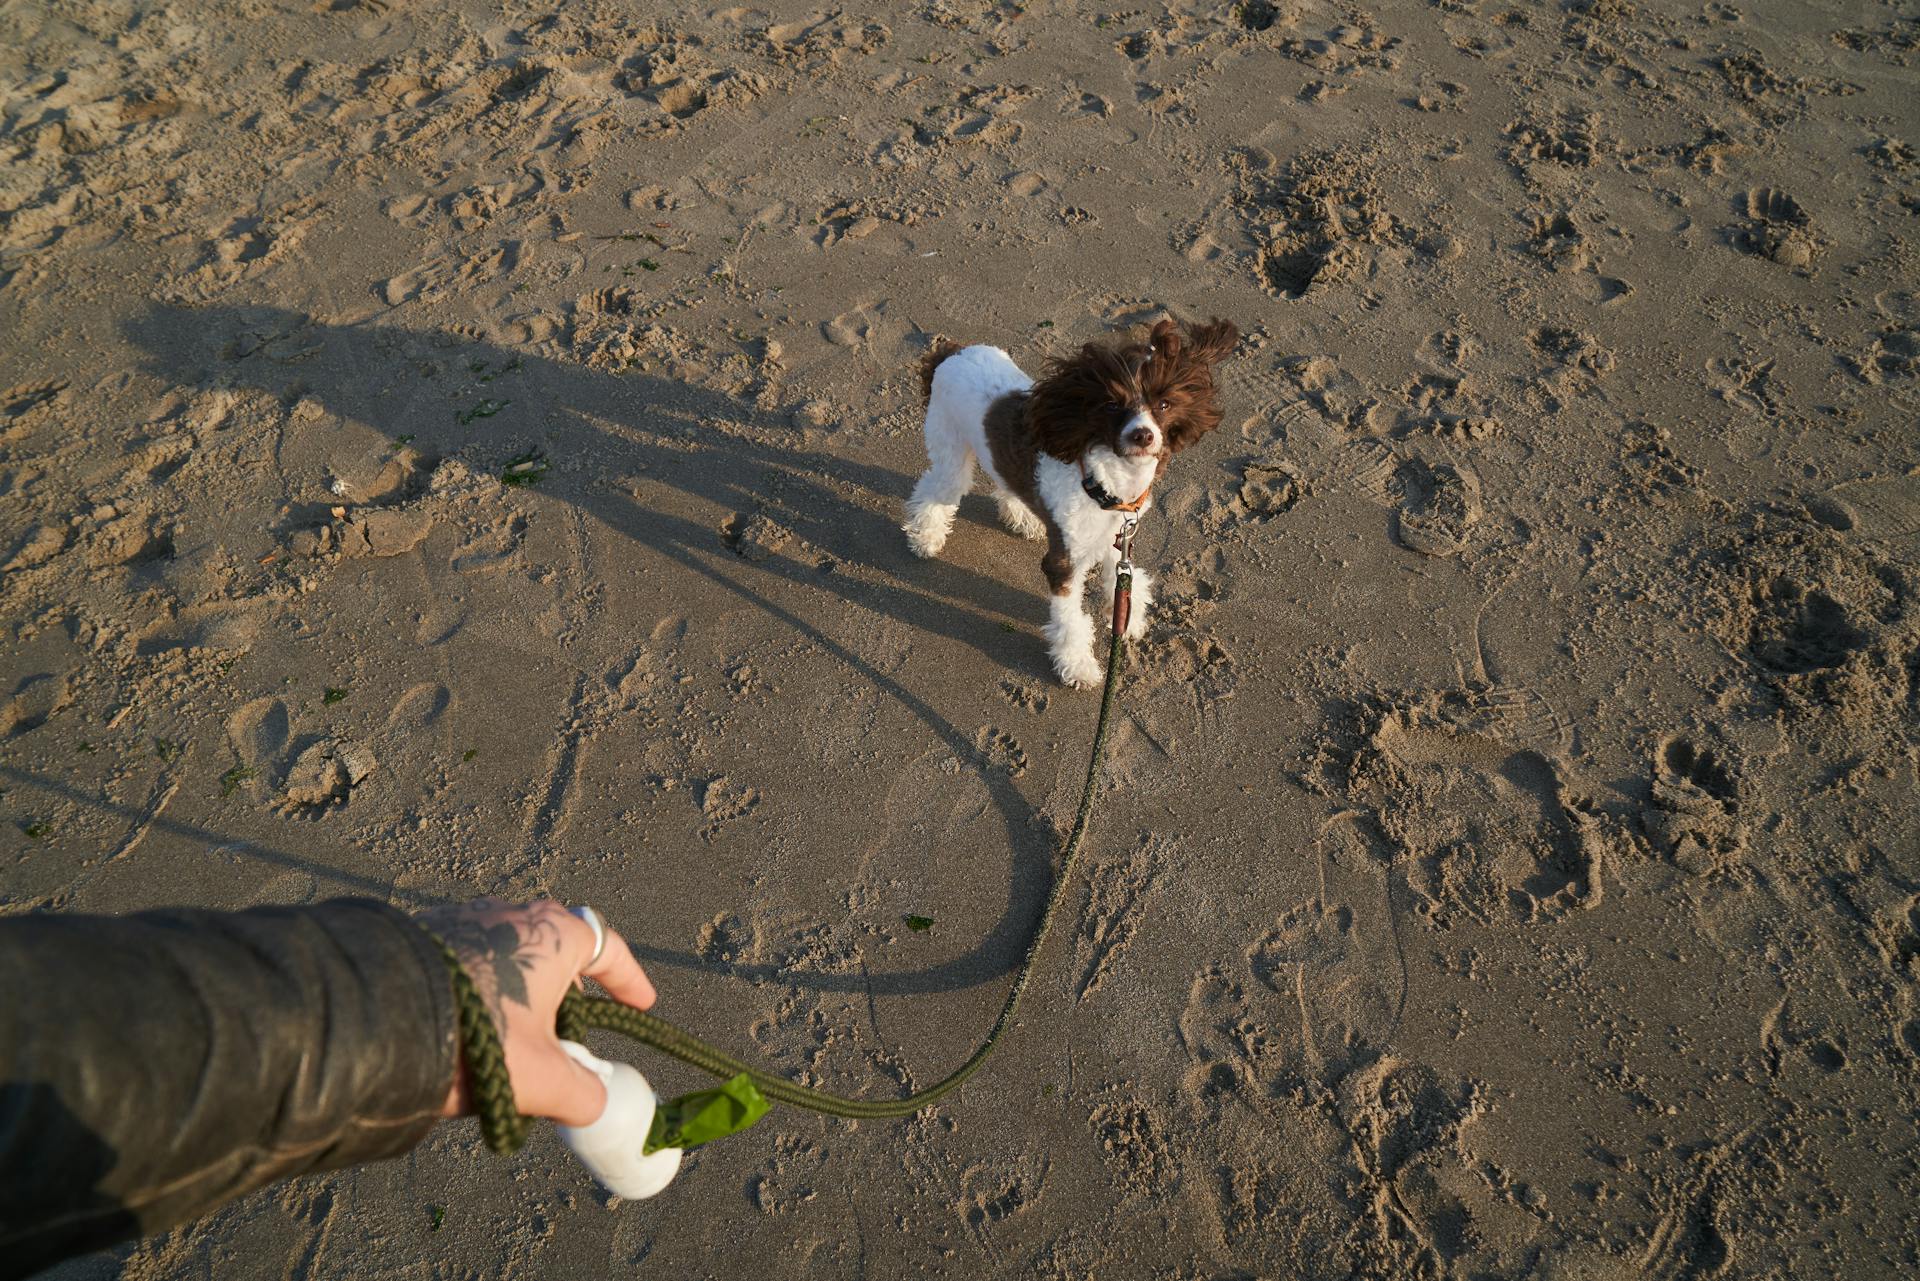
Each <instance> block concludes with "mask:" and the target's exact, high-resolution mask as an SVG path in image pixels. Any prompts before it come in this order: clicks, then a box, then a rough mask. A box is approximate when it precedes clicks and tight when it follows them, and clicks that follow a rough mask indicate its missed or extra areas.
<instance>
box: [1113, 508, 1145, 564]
mask: <svg viewBox="0 0 1920 1281" xmlns="http://www.w3.org/2000/svg"><path fill="white" fill-rule="evenodd" d="M1138 528H1140V518H1139V517H1138V516H1127V517H1124V518H1122V519H1121V521H1120V532H1119V533H1118V534H1116V535H1115V536H1114V539H1113V550H1115V551H1117V552H1119V553H1120V564H1119V566H1118V568H1119V569H1124V570H1131V569H1132V568H1133V531H1134V530H1136V529H1138Z"/></svg>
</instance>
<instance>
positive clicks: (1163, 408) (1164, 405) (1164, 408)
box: [1160, 400, 1167, 412]
mask: <svg viewBox="0 0 1920 1281" xmlns="http://www.w3.org/2000/svg"><path fill="white" fill-rule="evenodd" d="M1166 408H1167V402H1166V401H1164V400H1163V401H1161V402H1160V409H1161V411H1162V412H1165V410H1166Z"/></svg>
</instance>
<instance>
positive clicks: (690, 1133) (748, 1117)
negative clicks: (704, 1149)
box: [640, 1072, 772, 1156]
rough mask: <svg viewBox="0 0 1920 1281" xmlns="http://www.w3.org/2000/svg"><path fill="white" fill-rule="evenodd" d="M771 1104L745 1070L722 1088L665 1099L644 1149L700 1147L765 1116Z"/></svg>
mask: <svg viewBox="0 0 1920 1281" xmlns="http://www.w3.org/2000/svg"><path fill="white" fill-rule="evenodd" d="M771 1106H772V1104H770V1103H768V1102H767V1100H766V1099H765V1098H764V1097H763V1096H762V1095H761V1093H760V1091H759V1090H758V1089H756V1088H754V1084H753V1081H752V1079H751V1078H749V1077H748V1076H747V1074H746V1073H745V1072H742V1073H741V1074H740V1075H739V1076H736V1077H734V1078H733V1079H732V1080H731V1081H728V1082H727V1083H726V1084H725V1085H723V1086H720V1087H719V1088H718V1089H713V1090H695V1091H694V1092H693V1093H692V1094H682V1095H681V1096H680V1097H679V1098H677V1099H674V1100H673V1101H671V1102H669V1103H662V1104H661V1105H660V1106H659V1107H658V1108H656V1109H655V1110H654V1113H653V1125H652V1127H651V1128H650V1129H649V1130H648V1131H647V1142H646V1145H645V1146H644V1147H642V1148H641V1149H640V1153H641V1155H642V1156H652V1155H653V1154H654V1153H655V1152H658V1151H659V1150H660V1149H662V1148H697V1147H699V1146H700V1145H701V1144H702V1143H707V1142H711V1141H712V1140H714V1139H724V1138H726V1137H727V1136H728V1135H729V1134H738V1133H740V1131H742V1130H744V1129H746V1128H747V1127H748V1126H750V1125H752V1124H753V1123H754V1122H755V1121H758V1120H759V1119H760V1118H761V1117H763V1116H765V1115H766V1114H767V1109H768V1108H769V1107H771Z"/></svg>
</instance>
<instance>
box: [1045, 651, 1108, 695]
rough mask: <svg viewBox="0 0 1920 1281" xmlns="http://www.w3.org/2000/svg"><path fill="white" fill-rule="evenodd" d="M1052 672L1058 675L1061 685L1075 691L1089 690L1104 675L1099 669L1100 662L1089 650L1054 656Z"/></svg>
mask: <svg viewBox="0 0 1920 1281" xmlns="http://www.w3.org/2000/svg"><path fill="white" fill-rule="evenodd" d="M1053 670H1054V672H1055V673H1056V674H1058V675H1059V677H1060V683H1061V684H1063V685H1070V686H1072V687H1073V688H1075V689H1091V688H1092V687H1093V686H1095V685H1098V684H1099V683H1100V678H1101V677H1102V676H1104V675H1106V673H1105V672H1103V671H1102V670H1101V668H1100V660H1099V659H1097V658H1095V657H1094V656H1093V652H1092V651H1091V650H1081V651H1078V652H1072V653H1065V654H1055V655H1054V656H1053Z"/></svg>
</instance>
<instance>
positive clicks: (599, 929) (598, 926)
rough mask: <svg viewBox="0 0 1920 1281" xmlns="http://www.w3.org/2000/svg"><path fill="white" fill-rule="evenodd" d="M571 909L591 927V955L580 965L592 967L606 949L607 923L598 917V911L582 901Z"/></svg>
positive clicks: (596, 963) (597, 962)
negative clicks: (584, 963)
mask: <svg viewBox="0 0 1920 1281" xmlns="http://www.w3.org/2000/svg"><path fill="white" fill-rule="evenodd" d="M571 911H572V912H573V914H574V915H575V916H577V917H579V918H580V919H581V920H583V921H585V922H586V923H587V924H588V925H589V926H591V927H592V929H593V955H592V956H590V957H588V958H587V963H586V965H585V966H583V967H582V968H584V969H592V968H593V967H594V966H596V965H598V964H599V963H600V958H601V956H603V955H604V954H605V953H606V950H607V923H606V922H605V921H603V920H601V919H600V913H598V912H596V911H594V910H593V909H592V908H590V907H588V906H587V905H586V904H584V903H582V904H581V905H580V906H579V907H576V908H572V909H571Z"/></svg>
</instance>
